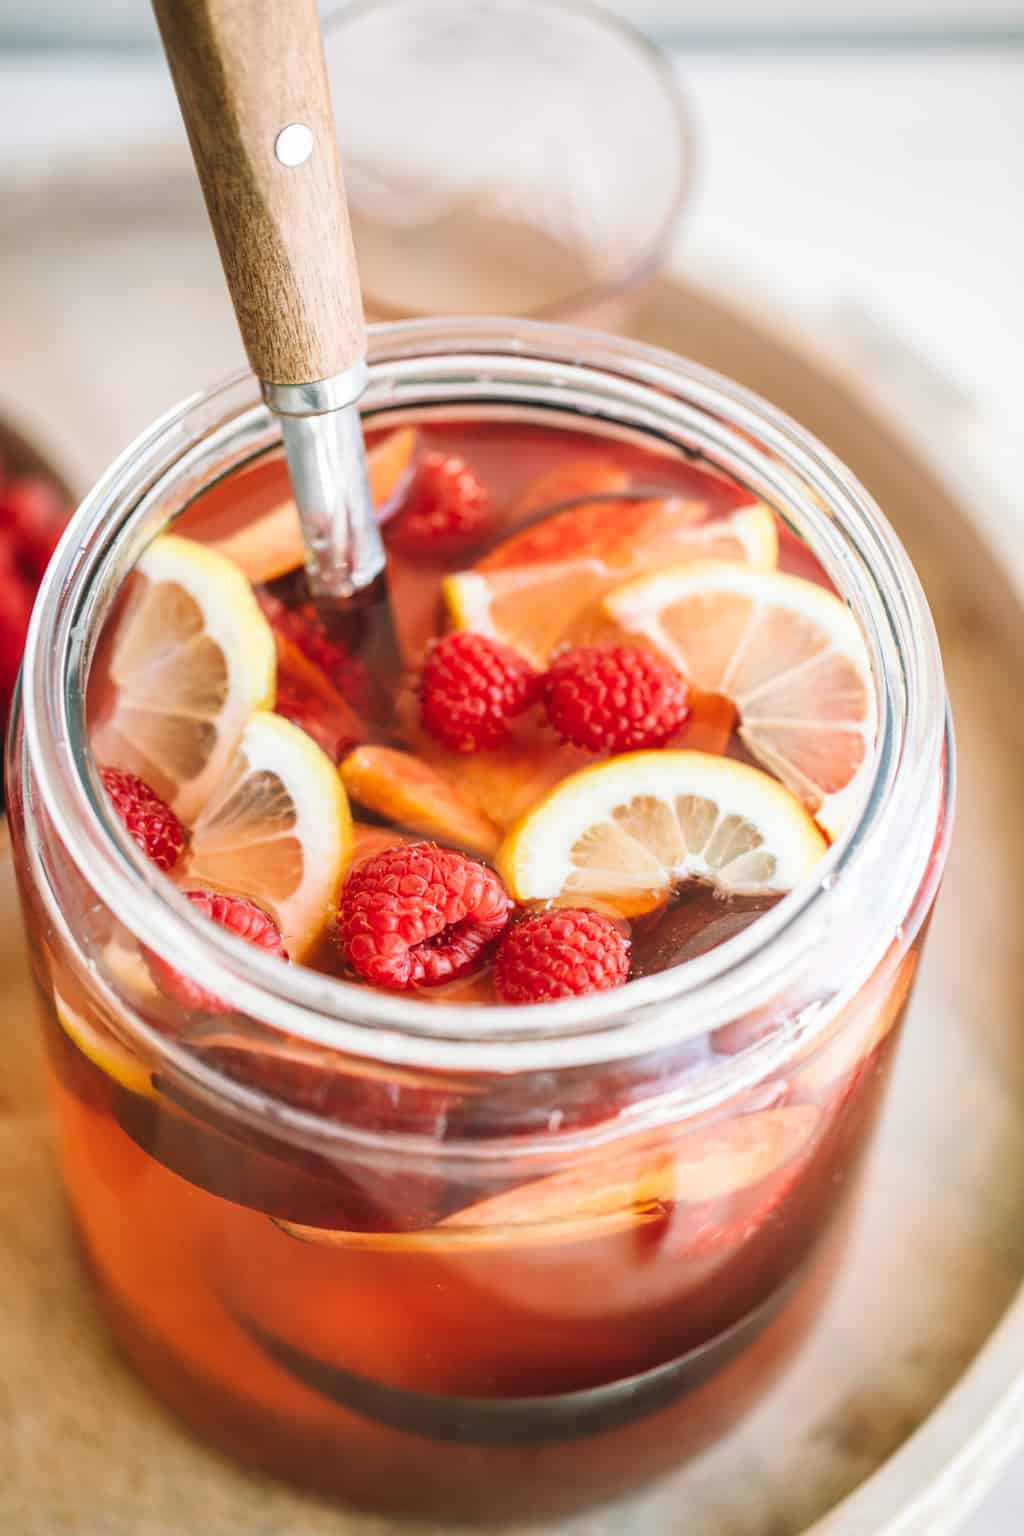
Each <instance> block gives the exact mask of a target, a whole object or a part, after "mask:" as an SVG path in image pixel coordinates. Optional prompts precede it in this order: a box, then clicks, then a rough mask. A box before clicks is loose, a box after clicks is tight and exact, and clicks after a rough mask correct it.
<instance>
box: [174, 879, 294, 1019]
mask: <svg viewBox="0 0 1024 1536" xmlns="http://www.w3.org/2000/svg"><path fill="white" fill-rule="evenodd" d="M184 894H185V895H186V896H187V897H188V899H189V901H190V902H191V903H192V905H193V906H194V907H195V908H196V910H197V911H198V912H201V913H202V915H203V916H204V917H207V918H209V920H210V921H211V922H212V923H219V924H220V926H221V927H222V928H227V929H229V930H230V932H231V933H234V934H237V936H238V937H239V938H240V939H246V940H247V941H248V942H249V943H250V944H255V945H256V947H257V949H265V950H266V951H267V953H268V954H271V955H279V956H280V958H281V959H282V960H287V959H288V954H287V951H286V950H285V947H284V943H283V941H282V939H281V931H280V929H279V928H278V926H277V924H276V923H275V922H274V919H273V918H272V917H268V915H267V913H266V912H264V911H263V908H262V907H258V906H257V905H256V903H255V902H254V901H246V899H245V898H244V897H243V896H221V895H220V894H219V893H218V892H216V891H186V892H185V893H184ZM146 959H147V961H148V963H149V969H150V972H151V974H152V976H153V980H154V981H155V982H156V984H157V986H158V987H159V988H160V990H161V992H162V993H163V994H164V996H165V997H168V998H170V999H171V1001H172V1002H174V1003H180V1004H181V1006H182V1007H183V1008H187V1009H188V1010H189V1012H190V1013H213V1014H222V1013H235V1012H236V1009H235V1008H234V1007H233V1006H232V1004H231V1003H227V1002H224V1000H223V999H222V998H219V997H215V996H214V995H213V993H212V992H207V991H206V990H205V989H204V988H203V987H201V986H199V984H198V983H197V982H194V981H190V980H189V978H188V977H187V976H183V975H182V973H181V972H180V971H178V970H175V968H174V966H173V965H168V964H167V961H166V960H161V959H160V957H159V955H154V954H152V953H151V952H150V953H148V954H147V956H146Z"/></svg>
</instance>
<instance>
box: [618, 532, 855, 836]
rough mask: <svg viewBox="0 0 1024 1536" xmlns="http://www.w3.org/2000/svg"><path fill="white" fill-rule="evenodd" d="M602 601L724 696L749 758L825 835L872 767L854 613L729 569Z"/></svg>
mask: <svg viewBox="0 0 1024 1536" xmlns="http://www.w3.org/2000/svg"><path fill="white" fill-rule="evenodd" d="M604 606H605V609H606V611H607V613H608V614H609V616H610V617H611V618H612V619H613V620H614V622H615V623H616V624H617V625H618V626H619V628H620V629H622V630H625V631H627V632H628V633H631V634H636V635H642V636H643V637H645V638H646V639H647V640H649V641H650V642H651V643H653V644H654V645H656V646H657V647H658V649H659V650H661V651H662V652H663V653H664V654H665V655H666V656H668V657H669V658H670V659H671V660H672V661H673V662H674V663H675V665H676V666H677V667H678V668H679V670H680V671H681V672H682V673H683V675H684V676H685V677H686V678H687V679H688V680H689V682H690V683H692V684H693V686H694V687H696V688H699V689H701V690H702V691H704V692H706V693H714V694H722V695H724V696H725V697H727V698H729V699H731V700H732V701H733V702H734V704H735V705H736V708H737V711H738V714H739V736H740V739H741V740H742V741H743V742H744V744H745V745H746V747H747V748H748V749H749V751H750V752H751V753H752V754H753V756H754V757H756V758H757V760H758V762H760V763H763V764H764V766H765V767H766V768H768V769H769V770H770V771H771V772H772V773H774V774H775V775H776V776H777V777H778V778H779V779H781V780H782V782H783V783H784V784H786V785H788V787H789V788H790V789H791V790H792V791H793V792H794V794H796V795H799V797H800V799H801V800H802V801H803V803H804V804H805V805H806V806H807V807H808V809H809V810H811V811H813V812H814V814H815V816H816V817H817V820H818V822H819V824H820V825H821V826H823V827H824V828H825V831H826V832H828V833H829V835H830V836H831V837H833V838H835V837H837V836H838V835H839V834H840V833H841V832H842V830H843V828H844V827H845V826H846V825H847V823H848V822H849V819H850V817H851V815H852V814H853V812H854V811H855V810H856V808H857V805H858V804H859V802H860V799H861V798H862V795H863V792H864V788H865V778H866V776H867V775H868V774H869V773H870V770H871V748H872V745H873V743H874V738H875V730H876V710H875V691H874V685H873V682H872V678H871V667H870V663H869V660H868V654H867V648H866V646H865V644H864V639H863V637H862V635H861V632H860V628H859V626H858V624H857V621H856V619H855V618H854V617H853V614H852V613H851V612H850V610H849V609H848V608H847V607H846V605H845V604H844V603H843V602H841V601H840V599H839V598H838V597H836V596H835V595H834V594H833V593H832V592H829V591H827V590H826V589H825V588H824V587H821V586H819V585H818V584H817V583H816V582H811V581H805V580H803V579H802V578H801V577H799V576H789V575H785V574H783V573H782V572H780V571H766V570H754V569H753V568H751V567H750V566H743V565H739V564H736V563H733V562H722V561H707V562H698V563H696V564H691V565H677V566H674V567H672V568H671V569H669V570H663V571H657V572H654V573H653V574H649V575H646V576H642V577H639V578H638V579H637V580H635V581H630V582H628V583H626V584H624V585H623V586H621V587H618V588H617V589H616V590H615V591H614V592H611V593H609V594H608V596H607V597H606V598H605V600H604Z"/></svg>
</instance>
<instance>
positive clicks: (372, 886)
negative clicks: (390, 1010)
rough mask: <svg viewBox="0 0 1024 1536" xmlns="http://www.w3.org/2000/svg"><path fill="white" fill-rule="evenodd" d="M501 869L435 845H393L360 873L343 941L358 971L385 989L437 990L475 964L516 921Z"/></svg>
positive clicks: (345, 896)
mask: <svg viewBox="0 0 1024 1536" xmlns="http://www.w3.org/2000/svg"><path fill="white" fill-rule="evenodd" d="M508 911H509V899H508V895H507V894H506V891H505V887H504V886H503V885H502V883H501V881H500V880H499V879H498V877H497V875H496V874H495V873H494V872H493V870H490V869H488V868H487V867H486V866H485V865H483V864H478V863H477V861H476V860H475V859H467V858H466V856H465V854H461V853H454V852H453V851H452V850H451V849H450V848H438V847H436V846H435V845H434V844H433V843H409V844H407V845H406V846H405V847H402V848H389V849H387V850H386V851H385V852H384V853H380V854H378V855H377V857H376V858H375V859H369V860H367V862H366V863H365V864H360V865H359V866H358V868H356V869H355V870H353V872H352V873H351V874H350V875H349V877H348V879H347V880H346V881H345V885H344V888H343V890H342V893H341V909H340V912H339V915H338V938H339V941H340V943H341V947H342V949H343V951H344V954H345V958H346V960H347V961H348V963H349V965H350V966H352V968H353V970H355V971H357V972H358V973H359V975H360V976H362V977H363V978H364V979H365V980H366V981H371V982H373V983H374V984H375V985H376V986H378V987H389V988H391V989H392V990H394V991H398V992H404V991H407V990H408V989H409V988H410V987H436V986H438V985H439V984H440V983H441V982H445V981H451V980H452V978H453V977H455V976H462V975H463V974H464V973H465V972H466V971H468V970H470V969H472V967H473V966H474V965H476V963H477V962H478V961H479V960H480V959H481V957H482V956H483V954H484V951H485V950H486V949H487V947H488V946H489V945H490V944H491V943H492V942H493V941H494V940H495V939H496V938H497V937H498V935H499V934H500V933H501V932H502V930H503V929H504V927H505V924H506V923H507V922H508Z"/></svg>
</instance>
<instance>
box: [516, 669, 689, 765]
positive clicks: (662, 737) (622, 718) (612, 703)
mask: <svg viewBox="0 0 1024 1536" xmlns="http://www.w3.org/2000/svg"><path fill="white" fill-rule="evenodd" d="M543 694H544V706H545V708H546V709H547V712H548V719H549V720H550V721H551V724H552V725H553V726H554V728H555V730H556V731H558V732H559V734H560V735H561V736H562V737H563V739H564V740H565V741H571V742H572V744H573V746H575V747H585V748H586V749H587V750H588V751H590V752H638V751H642V750H643V749H644V748H646V747H660V746H664V744H665V742H666V741H667V740H668V739H669V737H670V736H673V735H674V734H675V732H676V731H678V730H679V728H680V726H681V725H683V723H684V722H685V720H686V718H687V716H688V715H689V713H690V704H689V690H688V689H687V686H686V684H685V683H684V682H683V679H682V678H681V677H680V676H679V674H678V672H676V671H675V670H674V669H673V668H672V667H671V666H670V665H669V664H668V662H667V661H663V660H662V658H661V657H660V656H658V655H656V654H655V653H654V652H653V651H648V650H645V649H644V648H643V647H642V646H638V645H580V646H574V647H572V648H571V649H570V650H566V651H563V652H562V653H561V655H560V656H556V657H555V659H554V661H553V662H552V663H551V667H550V670H549V671H548V673H547V676H546V677H545V678H544V684H543Z"/></svg>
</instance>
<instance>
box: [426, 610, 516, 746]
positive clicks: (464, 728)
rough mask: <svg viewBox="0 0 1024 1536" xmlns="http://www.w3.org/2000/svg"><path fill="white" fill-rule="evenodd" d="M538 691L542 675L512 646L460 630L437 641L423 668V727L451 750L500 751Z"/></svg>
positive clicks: (429, 652)
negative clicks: (513, 721) (514, 718)
mask: <svg viewBox="0 0 1024 1536" xmlns="http://www.w3.org/2000/svg"><path fill="white" fill-rule="evenodd" d="M539 687H540V677H539V675H538V674H537V673H536V672H535V671H534V669H533V668H532V667H531V666H530V663H529V662H528V661H525V660H524V659H523V657H522V656H520V655H519V652H518V651H514V650H513V649H512V647H511V646H508V645H502V644H501V643H500V642H499V641H497V640H489V639H488V638H487V636H486V635H476V634H473V633H472V632H471V631H469V630H457V631H456V632H455V633H454V634H451V635H445V636H444V638H443V639H441V640H438V641H436V642H435V644H434V645H432V646H431V648H430V650H429V651H428V653H427V658H426V661H425V662H424V664H423V675H422V678H421V680H420V700H421V718H422V720H423V725H424V728H425V729H426V730H428V731H429V732H430V734H431V736H433V737H435V738H436V739H437V740H438V741H439V742H441V744H442V745H443V746H445V747H447V748H448V750H449V751H450V752H480V751H484V750H486V749H487V748H488V747H496V746H498V745H500V743H501V742H502V741H504V739H505V737H506V736H507V734H508V722H509V720H510V719H511V717H512V716H513V715H519V714H522V712H523V710H524V709H527V708H529V706H530V705H531V704H532V703H533V701H534V699H535V698H536V697H537V691H538V689H539Z"/></svg>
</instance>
